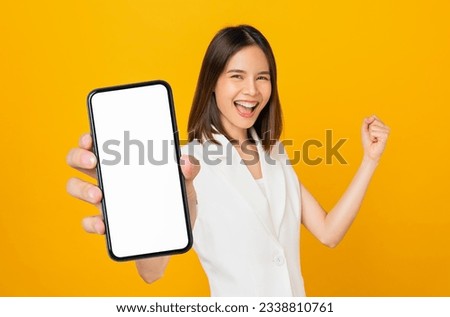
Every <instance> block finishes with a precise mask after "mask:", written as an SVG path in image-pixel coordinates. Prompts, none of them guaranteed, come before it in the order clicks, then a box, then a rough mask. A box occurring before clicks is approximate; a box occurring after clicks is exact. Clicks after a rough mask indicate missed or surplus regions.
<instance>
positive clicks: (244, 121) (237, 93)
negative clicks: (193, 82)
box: [215, 45, 272, 140]
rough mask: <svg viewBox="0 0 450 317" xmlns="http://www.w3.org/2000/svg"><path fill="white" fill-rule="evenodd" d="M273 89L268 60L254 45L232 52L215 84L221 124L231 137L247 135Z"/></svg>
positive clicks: (239, 137) (237, 137)
mask: <svg viewBox="0 0 450 317" xmlns="http://www.w3.org/2000/svg"><path fill="white" fill-rule="evenodd" d="M271 92H272V84H271V82H270V72H269V63H268V62H267V58H266V56H265V55H264V52H263V51H262V50H261V49H260V48H259V47H258V46H256V45H252V46H247V47H244V48H243V49H241V50H240V51H238V52H237V53H236V54H234V55H233V56H232V57H231V58H230V60H229V61H228V63H227V65H226V66H225V69H224V71H223V72H222V74H221V75H220V76H219V79H218V80H217V84H216V87H215V95H216V102H217V107H218V108H219V111H220V118H221V123H222V126H223V128H224V129H225V131H226V132H227V134H228V135H229V136H230V137H232V138H234V139H237V140H239V139H241V140H242V138H246V136H247V129H249V128H250V127H252V126H253V124H254V123H255V121H256V119H257V118H258V115H259V113H260V112H261V110H262V109H263V108H264V107H265V106H266V104H267V102H268V101H269V98H270V94H271Z"/></svg>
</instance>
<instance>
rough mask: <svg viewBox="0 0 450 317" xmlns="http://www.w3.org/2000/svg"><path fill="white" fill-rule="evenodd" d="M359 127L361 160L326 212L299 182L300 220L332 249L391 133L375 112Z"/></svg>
mask: <svg viewBox="0 0 450 317" xmlns="http://www.w3.org/2000/svg"><path fill="white" fill-rule="evenodd" d="M361 130H362V131H361V135H362V143H363V148H364V157H363V160H362V162H361V165H360V166H359V169H358V171H357V172H356V175H355V176H354V178H353V180H352V182H351V183H350V185H349V186H348V188H347V190H346V191H345V193H344V194H343V195H342V197H341V199H340V200H339V201H338V203H337V204H336V205H335V206H334V207H333V209H331V211H330V212H329V213H327V212H326V211H325V210H324V209H323V208H322V207H321V206H320V204H319V203H318V202H317V201H316V200H315V198H314V197H313V196H312V195H311V194H310V193H309V192H308V190H307V189H306V188H305V187H304V186H303V185H301V194H302V195H301V197H302V198H301V204H302V223H303V224H304V225H305V227H306V228H307V229H308V230H309V231H310V232H311V233H312V234H313V235H314V236H315V237H316V238H317V239H319V240H320V241H321V242H322V243H323V244H325V245H327V246H329V247H331V248H333V247H335V246H336V245H337V244H338V243H339V242H340V241H341V240H342V238H343V237H344V235H345V233H346V232H347V231H348V229H349V228H350V225H351V224H352V222H353V220H354V219H355V217H356V215H357V213H358V211H359V208H360V206H361V203H362V201H363V198H364V196H365V193H366V191H367V187H368V186H369V183H370V180H371V178H372V175H373V173H374V172H375V169H376V167H377V166H378V162H379V160H380V158H381V155H382V154H383V152H384V149H385V146H386V141H387V139H388V136H389V132H390V129H389V127H387V126H386V125H385V124H384V123H383V122H382V121H381V120H380V119H378V118H377V117H376V116H374V115H373V116H371V117H369V118H365V119H364V122H363V125H362V129H361Z"/></svg>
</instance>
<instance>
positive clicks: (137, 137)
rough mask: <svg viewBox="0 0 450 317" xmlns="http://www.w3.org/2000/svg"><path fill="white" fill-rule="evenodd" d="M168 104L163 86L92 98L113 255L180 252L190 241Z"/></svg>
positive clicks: (120, 90) (92, 110) (128, 255)
mask: <svg viewBox="0 0 450 317" xmlns="http://www.w3.org/2000/svg"><path fill="white" fill-rule="evenodd" d="M169 100H170V99H169V95H168V90H167V88H166V87H165V86H164V85H162V84H152V85H148V86H139V87H132V88H126V89H118V90H112V91H101V92H96V93H94V94H93V95H91V97H90V104H91V116H92V118H91V121H92V123H93V125H94V129H95V131H94V132H95V139H96V146H97V152H98V160H99V163H98V164H99V168H100V174H101V184H102V187H103V193H104V209H105V213H106V217H107V219H106V220H107V221H106V222H107V226H108V231H109V243H110V245H109V249H110V253H112V254H113V256H114V257H117V258H126V257H133V256H138V255H144V254H151V253H158V252H166V251H170V250H180V249H183V248H186V247H187V246H188V244H189V242H190V240H189V233H188V226H187V221H188V217H187V216H186V215H187V213H186V211H185V207H184V206H185V205H184V201H183V190H182V187H181V182H180V174H179V169H178V164H177V157H176V151H175V138H174V131H173V125H172V120H173V118H172V115H171V111H170V104H169V102H170V101H169Z"/></svg>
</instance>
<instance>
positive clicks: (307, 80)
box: [0, 0, 450, 296]
mask: <svg viewBox="0 0 450 317" xmlns="http://www.w3.org/2000/svg"><path fill="white" fill-rule="evenodd" d="M449 16H450V5H449V2H448V1H446V0H442V1H430V0H427V1H425V0H424V1H390V0H384V1H356V0H355V1H223V0H221V1H143V0H134V1H110V0H109V1H84V0H82V1H76V2H67V1H6V2H4V3H3V5H2V9H1V13H0V29H1V38H0V40H1V49H0V67H1V68H0V71H1V89H0V94H1V95H0V97H1V98H0V100H1V109H2V111H1V129H2V139H1V148H2V151H1V156H0V160H1V185H0V186H1V191H0V192H1V199H2V201H1V207H0V208H1V213H0V246H1V247H0V257H1V258H0V259H1V261H0V295H3V296H60V295H61V296H129V295H130V296H157V295H163V296H207V295H209V293H208V287H207V280H206V278H205V276H204V273H203V272H202V270H201V267H200V264H199V263H198V260H197V259H196V256H195V253H194V252H193V251H190V252H189V253H188V254H187V255H182V256H176V257H173V259H172V260H171V263H170V265H169V267H168V270H167V272H166V276H165V277H164V278H163V279H162V280H160V281H158V282H156V283H154V284H152V285H147V284H145V283H144V282H143V281H141V280H140V278H139V277H138V275H137V273H136V270H135V267H134V264H133V263H115V262H113V261H112V260H110V259H109V258H108V256H107V253H106V247H105V241H104V237H100V236H93V235H88V234H86V233H84V232H83V230H82V229H81V225H80V221H81V219H82V217H84V216H87V215H90V214H94V213H96V212H97V211H96V210H95V209H94V208H93V207H91V206H88V205H87V204H85V203H82V202H80V201H77V200H75V199H73V198H71V197H69V195H68V194H67V193H66V192H65V184H66V181H67V179H68V178H69V177H70V176H73V175H79V173H77V172H75V171H73V170H71V169H70V168H69V167H68V166H66V163H65V156H66V153H67V152H68V150H69V149H70V148H71V147H74V146H76V144H77V142H78V137H79V136H80V134H81V133H83V132H87V131H88V130H89V126H88V117H87V111H86V95H87V93H88V92H89V91H90V90H91V89H93V88H97V87H102V86H109V85H116V84H124V83H130V82H139V81H146V80H152V79H165V80H167V81H168V82H170V84H171V85H172V88H173V91H174V97H175V106H176V112H177V116H178V123H179V128H180V130H181V131H182V137H186V133H185V130H186V126H187V117H188V113H189V108H190V103H191V99H192V96H193V92H194V87H195V84H196V79H197V75H198V72H199V69H200V63H201V60H202V58H203V54H204V52H205V49H206V47H207V45H208V43H209V41H210V40H211V38H212V37H213V35H214V34H215V33H216V31H218V30H219V29H220V28H222V27H224V26H228V25H235V24H240V23H248V24H252V25H254V26H256V27H257V28H259V29H260V30H261V31H262V32H263V33H264V34H265V35H266V36H267V38H268V39H269V41H270V42H271V44H272V46H273V49H274V52H275V55H276V58H277V62H278V66H279V89H280V94H281V100H282V104H283V110H284V118H285V130H284V135H283V138H285V139H293V140H294V144H295V149H296V150H300V149H301V145H302V144H303V142H304V141H306V140H308V139H312V138H314V139H318V140H321V141H322V142H324V140H325V130H326V129H333V131H334V138H335V140H336V141H337V139H338V138H348V139H349V140H348V141H347V143H346V144H345V145H344V146H343V147H342V150H341V153H342V154H343V155H344V157H345V158H346V159H347V161H348V163H349V164H348V165H341V164H338V163H337V162H336V161H334V163H333V164H331V165H326V164H324V163H322V164H319V165H316V166H308V165H306V164H304V163H300V164H298V165H296V166H295V169H296V171H297V173H298V175H299V177H300V178H301V180H302V181H303V183H304V184H305V185H306V186H307V187H308V188H309V190H310V191H311V192H312V193H313V194H314V195H315V197H316V198H317V199H318V200H319V201H320V202H321V204H322V205H323V206H324V207H325V208H327V209H329V208H331V207H332V206H333V204H334V203H335V202H336V200H337V199H338V198H339V197H340V194H341V193H342V192H343V190H344V189H345V188H346V186H347V184H348V183H349V181H350V180H351V177H352V175H353V174H354V172H355V171H356V169H357V167H358V164H359V160H360V158H361V153H362V151H361V146H360V136H359V129H360V124H361V121H362V118H363V117H364V116H366V115H370V114H372V113H376V114H378V115H379V116H380V117H381V118H382V119H383V120H384V121H385V122H386V123H387V124H388V125H389V126H390V127H391V128H392V135H391V139H390V141H389V144H388V148H387V151H386V153H385V155H384V157H383V160H382V164H381V165H380V167H379V169H378V171H377V172H376V175H375V177H374V179H373V182H372V184H371V186H370V189H369V192H368V194H367V196H366V199H365V201H364V204H363V207H362V209H361V212H360V214H359V216H358V218H357V220H356V221H355V223H354V225H353V227H352V228H351V230H350V231H349V233H348V234H347V236H346V238H345V239H344V241H343V242H342V244H341V245H339V246H338V247H337V248H336V249H327V248H326V247H324V246H322V245H320V243H319V242H317V241H316V240H315V239H314V238H313V237H312V236H311V235H310V234H309V233H308V232H307V231H306V230H303V232H302V241H301V248H302V250H301V252H302V259H301V261H302V266H303V275H304V278H305V281H306V291H307V294H308V295H310V296H360V295H361V296H430V295H433V296H443V295H444V296H450V272H449V269H450V249H449V245H450V237H449V235H450V230H449V227H450V210H449V209H450V208H449V202H450V201H449V197H450V193H449V186H448V180H449V176H450V171H449V155H450V150H449V148H450V136H449V132H448V125H449V120H450V117H449V108H450V92H449V84H450V61H449V56H450V22H449V21H450V20H449ZM293 150H294V147H291V148H290V152H291V153H292V152H293ZM311 154H312V155H323V154H324V153H323V149H322V151H321V150H320V149H319V150H317V151H316V152H312V153H311ZM237 221H238V220H237Z"/></svg>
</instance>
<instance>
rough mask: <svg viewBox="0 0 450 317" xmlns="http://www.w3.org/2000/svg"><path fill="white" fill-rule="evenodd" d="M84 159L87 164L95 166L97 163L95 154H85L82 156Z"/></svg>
mask: <svg viewBox="0 0 450 317" xmlns="http://www.w3.org/2000/svg"><path fill="white" fill-rule="evenodd" d="M81 159H82V161H83V164H85V165H86V166H94V165H95V156H93V155H89V154H86V155H83V157H82V158H81Z"/></svg>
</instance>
